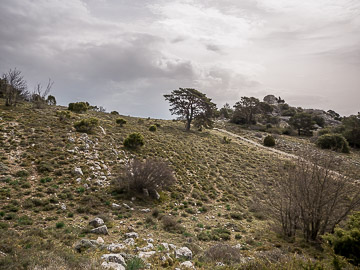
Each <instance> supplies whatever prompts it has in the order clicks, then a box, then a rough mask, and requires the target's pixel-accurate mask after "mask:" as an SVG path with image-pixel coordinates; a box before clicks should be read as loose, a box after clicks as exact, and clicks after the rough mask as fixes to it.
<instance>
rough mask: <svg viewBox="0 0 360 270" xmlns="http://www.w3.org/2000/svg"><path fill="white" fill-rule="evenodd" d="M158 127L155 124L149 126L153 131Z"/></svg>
mask: <svg viewBox="0 0 360 270" xmlns="http://www.w3.org/2000/svg"><path fill="white" fill-rule="evenodd" d="M156 129H157V128H156V126H155V125H151V126H150V127H149V130H150V131H152V132H155V131H156Z"/></svg>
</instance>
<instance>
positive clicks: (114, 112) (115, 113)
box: [110, 111, 119, 115]
mask: <svg viewBox="0 0 360 270" xmlns="http://www.w3.org/2000/svg"><path fill="white" fill-rule="evenodd" d="M110 114H112V115H119V113H118V112H117V111H112V112H111V113H110Z"/></svg>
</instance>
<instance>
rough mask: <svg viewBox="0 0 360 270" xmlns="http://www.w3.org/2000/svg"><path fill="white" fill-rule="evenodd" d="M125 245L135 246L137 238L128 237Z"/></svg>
mask: <svg viewBox="0 0 360 270" xmlns="http://www.w3.org/2000/svg"><path fill="white" fill-rule="evenodd" d="M124 243H125V245H127V246H134V245H135V240H134V239H133V238H128V239H126V240H125V241H124Z"/></svg>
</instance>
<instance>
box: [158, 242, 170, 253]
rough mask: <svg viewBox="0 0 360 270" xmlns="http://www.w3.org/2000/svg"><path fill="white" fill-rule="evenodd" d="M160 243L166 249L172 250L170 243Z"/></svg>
mask: <svg viewBox="0 0 360 270" xmlns="http://www.w3.org/2000/svg"><path fill="white" fill-rule="evenodd" d="M160 245H161V246H163V247H164V249H165V250H166V251H169V250H170V248H169V244H168V243H161V244H160Z"/></svg>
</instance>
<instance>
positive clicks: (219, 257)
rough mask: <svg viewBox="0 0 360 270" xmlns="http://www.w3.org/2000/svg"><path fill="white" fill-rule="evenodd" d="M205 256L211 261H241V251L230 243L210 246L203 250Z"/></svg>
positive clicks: (229, 262) (228, 262)
mask: <svg viewBox="0 0 360 270" xmlns="http://www.w3.org/2000/svg"><path fill="white" fill-rule="evenodd" d="M205 258H206V259H207V260H210V261H213V262H224V263H227V264H231V263H237V262H240V261H241V253H240V252H239V249H237V248H234V247H232V246H230V245H225V244H218V245H215V246H212V247H210V248H209V249H208V250H207V251H206V252H205Z"/></svg>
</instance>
